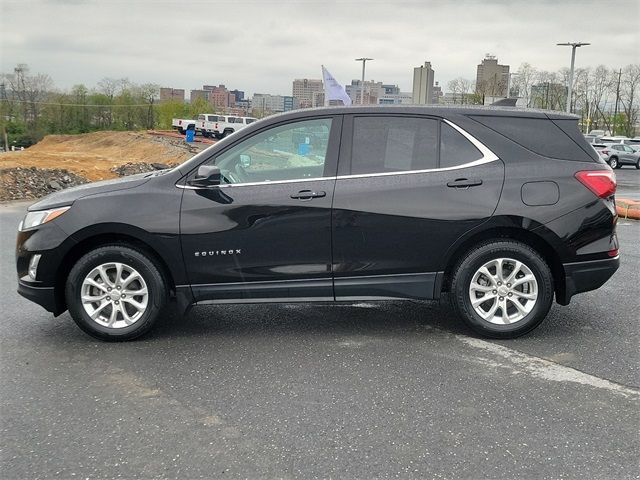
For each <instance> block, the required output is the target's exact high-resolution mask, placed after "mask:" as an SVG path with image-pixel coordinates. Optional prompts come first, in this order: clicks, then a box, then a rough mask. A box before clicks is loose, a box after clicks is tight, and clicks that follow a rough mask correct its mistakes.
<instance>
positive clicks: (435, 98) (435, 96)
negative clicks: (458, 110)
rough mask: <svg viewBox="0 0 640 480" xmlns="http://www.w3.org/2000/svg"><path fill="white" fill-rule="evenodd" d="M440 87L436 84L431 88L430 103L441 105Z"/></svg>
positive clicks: (441, 94)
mask: <svg viewBox="0 0 640 480" xmlns="http://www.w3.org/2000/svg"><path fill="white" fill-rule="evenodd" d="M443 95H444V94H443V93H442V87H441V86H440V84H438V82H436V84H435V85H434V86H433V93H432V94H431V103H442V102H441V101H440V100H441V99H442V97H443Z"/></svg>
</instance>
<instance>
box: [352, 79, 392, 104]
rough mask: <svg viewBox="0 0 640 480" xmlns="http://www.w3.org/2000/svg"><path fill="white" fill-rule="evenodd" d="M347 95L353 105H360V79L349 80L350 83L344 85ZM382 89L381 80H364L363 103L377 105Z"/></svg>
mask: <svg viewBox="0 0 640 480" xmlns="http://www.w3.org/2000/svg"><path fill="white" fill-rule="evenodd" d="M345 90H346V92H347V95H349V97H350V98H351V103H352V104H353V105H360V97H361V95H362V80H351V85H347V86H346V87H345ZM383 93H384V89H383V86H382V82H376V81H375V80H365V82H364V102H362V103H364V105H377V104H378V100H379V99H380V98H381V97H382V94H383Z"/></svg>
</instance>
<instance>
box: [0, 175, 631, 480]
mask: <svg viewBox="0 0 640 480" xmlns="http://www.w3.org/2000/svg"><path fill="white" fill-rule="evenodd" d="M616 173H617V174H618V179H619V182H620V183H623V182H621V178H622V177H624V179H625V180H624V183H628V184H629V185H630V187H624V188H629V191H630V193H637V192H634V184H635V185H637V180H638V178H640V172H638V171H636V170H631V169H623V170H619V171H617V172H616ZM634 175H635V177H634ZM634 179H635V180H634ZM634 182H635V183H634ZM621 194H622V192H621ZM625 196H627V197H628V195H625ZM25 207H26V204H24V203H21V204H2V205H0V243H1V245H0V247H1V248H0V288H1V289H2V298H1V299H0V382H1V387H0V462H1V465H0V476H1V477H2V478H7V479H13V478H20V479H22V478H44V477H54V478H105V477H122V478H150V477H164V478H166V477H169V478H189V479H190V478H265V477H266V478H294V477H299V478H316V477H317V478H328V477H332V478H390V477H401V478H473V479H483V478H509V479H511V478H536V479H537V478H615V479H622V478H637V476H638V472H639V471H640V465H639V462H638V456H637V454H638V451H640V434H639V432H640V409H639V408H638V406H639V401H640V372H639V368H640V362H639V360H640V353H639V352H640V349H639V348H638V347H639V340H640V328H639V320H638V308H639V307H640V301H639V300H638V280H639V276H638V272H639V271H640V253H639V249H638V247H639V246H640V222H633V221H620V224H619V228H618V234H619V237H620V241H621V250H622V266H621V268H620V270H619V271H618V272H617V273H616V275H615V276H614V277H613V279H612V280H611V281H610V282H609V283H607V284H606V285H605V286H604V287H603V288H601V289H600V290H598V291H595V292H591V293H587V294H583V295H580V296H577V297H575V298H574V300H573V302H572V304H571V305H570V306H568V307H560V306H558V305H555V306H554V307H553V308H552V310H551V313H550V315H549V317H548V318H547V320H546V321H545V323H543V325H542V326H541V327H540V328H538V329H537V330H535V331H534V332H532V333H531V334H529V335H528V336H526V337H524V338H520V339H517V340H511V341H486V340H482V339H479V338H477V337H473V336H471V334H470V333H469V332H468V331H467V330H466V329H465V328H464V327H463V326H462V325H461V324H460V323H459V322H458V321H457V320H456V319H455V318H454V317H453V316H452V314H451V313H450V311H449V309H448V307H447V304H446V303H445V302H440V303H435V302H434V303H426V304H420V303H403V302H386V303H381V304H374V303H360V304H356V305H333V306H330V305H319V306H309V305H298V304H292V305H271V306H260V305H256V306H224V307H222V306H221V307H197V308H194V309H193V310H192V311H191V313H190V314H189V315H188V316H187V317H186V318H179V317H177V316H176V315H174V314H172V313H171V311H168V313H167V318H166V319H164V320H163V321H162V322H161V323H160V324H159V325H157V327H156V328H155V329H154V330H153V331H152V332H151V334H150V335H148V336H146V337H144V338H143V339H141V340H139V341H135V342H130V343H121V344H107V343H101V342H98V341H96V340H94V339H92V338H90V337H87V336H86V335H84V334H83V333H82V332H81V331H80V330H79V329H78V328H77V327H76V326H75V324H73V322H72V320H71V319H70V317H69V315H68V314H66V313H65V314H64V315H62V316H60V317H58V318H55V319H54V318H53V317H52V315H50V314H49V313H47V312H45V311H44V310H43V309H41V308H40V307H38V306H36V305H35V304H32V303H30V302H28V301H26V300H24V299H22V298H21V297H19V296H18V295H17V293H15V289H16V283H15V273H14V264H13V244H14V240H15V228H16V226H17V224H18V221H19V220H20V218H21V216H22V214H23V212H24V209H25Z"/></svg>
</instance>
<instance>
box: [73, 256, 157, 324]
mask: <svg viewBox="0 0 640 480" xmlns="http://www.w3.org/2000/svg"><path fill="white" fill-rule="evenodd" d="M81 299H82V307H83V308H84V311H85V312H86V313H87V315H89V317H90V318H91V319H92V320H93V321H94V322H96V323H97V324H99V325H102V326H103V327H107V328H116V329H117V328H124V327H128V326H129V325H133V324H134V323H136V322H137V321H138V320H140V318H141V317H142V315H144V313H145V311H146V310H147V305H148V302H149V291H148V289H147V284H146V282H145V280H144V278H143V277H142V275H140V273H139V272H138V271H137V270H136V269H134V268H133V267H131V266H129V265H126V264H124V263H119V262H111V263H103V264H101V265H99V266H97V267H95V268H94V269H93V270H91V271H90V272H89V274H88V275H87V276H86V277H85V279H84V281H83V282H82V288H81Z"/></svg>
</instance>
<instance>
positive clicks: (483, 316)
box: [451, 240, 554, 338]
mask: <svg viewBox="0 0 640 480" xmlns="http://www.w3.org/2000/svg"><path fill="white" fill-rule="evenodd" d="M451 293H452V301H453V307H454V309H455V311H456V313H457V314H458V315H459V316H460V317H461V318H462V320H463V321H464V322H465V323H466V324H467V325H468V326H469V327H470V328H471V329H473V330H474V331H476V332H477V333H479V334H481V335H484V336H487V337H492V338H515V337H518V336H520V335H523V334H525V333H527V332H529V331H531V330H533V329H534V328H535V327H537V326H538V325H539V324H540V323H541V322H542V321H543V320H544V318H545V317H546V315H547V313H548V312H549V309H550V308H551V303H552V301H553V294H554V289H553V277H552V275H551V270H550V269H549V266H548V265H547V264H546V262H545V261H544V259H543V258H542V257H541V256H540V255H539V254H538V253H537V252H536V251H535V250H533V249H532V248H531V247H529V246H527V245H525V244H523V243H520V242H515V241H498V240H496V241H490V242H486V243H484V244H482V245H480V246H479V247H477V248H475V249H474V250H472V251H470V252H469V253H467V254H466V255H465V256H464V257H463V258H462V260H461V261H460V262H459V263H458V265H457V267H456V269H455V273H454V275H453V281H452V285H451Z"/></svg>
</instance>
